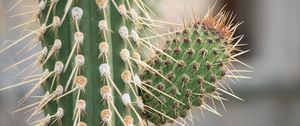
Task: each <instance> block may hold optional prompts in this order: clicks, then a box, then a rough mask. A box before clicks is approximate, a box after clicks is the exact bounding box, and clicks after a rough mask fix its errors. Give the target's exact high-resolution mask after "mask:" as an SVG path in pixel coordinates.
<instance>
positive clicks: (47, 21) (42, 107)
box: [0, 0, 247, 126]
mask: <svg viewBox="0 0 300 126" xmlns="http://www.w3.org/2000/svg"><path fill="white" fill-rule="evenodd" d="M153 15H154V14H153V11H152V10H151V9H150V8H149V7H148V6H147V5H146V4H145V3H144V2H143V0H40V1H39V8H38V10H36V14H35V15H34V16H33V19H34V20H39V22H40V24H41V25H40V27H39V28H38V29H36V30H33V31H32V32H30V33H29V34H27V35H25V36H23V37H21V38H20V39H18V40H17V41H15V42H13V43H12V44H11V45H9V46H7V47H5V48H3V49H1V50H0V53H2V52H4V51H6V50H7V49H9V48H11V47H13V46H15V45H16V44H18V43H19V42H21V41H23V40H24V39H26V38H27V37H29V36H34V39H33V40H32V41H31V42H30V43H29V44H28V47H29V49H28V50H31V49H33V48H35V47H42V50H41V51H39V52H37V53H35V54H33V55H32V56H29V57H27V58H25V59H24V60H22V61H20V62H18V63H16V64H13V65H11V66H10V67H7V68H6V69H5V70H4V71H6V70H8V69H10V68H12V67H14V66H16V65H18V64H20V63H22V62H25V61H27V60H30V59H31V58H33V57H35V58H36V59H37V60H36V61H35V62H34V64H32V65H31V66H29V68H30V69H31V70H32V71H31V72H29V73H28V75H27V76H26V77H25V78H24V79H23V81H22V82H20V83H17V84H14V85H12V86H9V87H4V88H1V89H0V91H3V90H6V89H10V88H14V87H18V86H22V85H28V84H31V83H34V85H33V87H32V88H31V89H30V90H29V92H28V93H27V94H26V95H25V96H24V97H23V98H22V99H21V101H26V100H27V99H28V98H29V97H31V96H32V94H33V93H34V92H35V91H37V90H38V89H39V88H40V87H42V88H43V90H44V92H45V94H44V95H42V96H41V100H40V101H38V102H36V103H33V104H31V105H28V106H25V107H23V108H21V109H18V110H16V112H18V111H31V112H32V113H31V115H30V116H29V117H28V121H29V122H31V124H33V125H37V126H48V125H51V126H100V125H101V126H102V125H107V126H120V125H124V126H133V125H138V126H146V125H149V122H151V123H153V124H155V125H164V124H166V123H176V124H179V125H185V123H186V122H184V121H182V120H183V119H179V118H184V117H189V116H190V114H191V109H192V108H195V107H199V108H201V110H208V111H211V112H213V113H215V114H218V115H219V113H218V112H217V111H216V110H215V109H214V108H213V107H210V106H209V104H208V102H207V99H208V100H212V101H213V103H214V100H216V101H219V102H221V103H222V105H223V102H222V101H223V100H224V99H225V98H223V97H222V96H221V93H225V94H228V95H231V96H233V97H235V98H238V99H240V98H239V97H237V96H235V95H233V94H232V93H230V92H229V91H227V89H225V87H224V86H222V80H224V78H235V79H239V78H245V77H244V76H236V75H234V74H233V71H232V68H231V62H239V63H242V62H240V61H239V60H237V59H236V57H237V56H239V55H241V54H243V53H245V52H247V51H241V50H239V49H238V47H239V46H241V45H240V44H239V42H240V40H241V38H242V36H238V37H233V35H234V31H235V30H236V28H237V26H238V25H240V24H236V25H234V24H232V20H233V19H232V18H231V17H232V14H231V13H226V12H224V11H220V12H219V13H218V14H216V15H215V16H213V15H212V10H209V12H208V13H207V15H206V16H205V17H204V19H202V20H197V21H196V22H194V23H191V24H190V25H186V24H184V25H181V24H176V23H172V22H165V21H159V20H157V19H153V18H152V16H153ZM166 24H167V25H170V24H175V25H176V26H182V27H179V28H180V29H182V30H181V31H174V32H168V33H163V34H160V33H159V32H158V28H164V27H162V25H164V26H165V25H166ZM164 30H166V29H164ZM168 36H170V37H171V38H172V39H171V40H168V41H167V42H166V45H165V46H164V47H162V48H159V47H157V46H155V45H154V44H152V41H153V40H158V41H159V42H163V41H164V40H165V38H168ZM145 50H147V51H149V52H150V53H146V51H145ZM21 52H22V50H21ZM242 64H243V63H242ZM32 66H33V67H32ZM39 68H42V69H43V71H44V72H43V73H42V74H38V76H37V75H35V74H34V73H36V71H38V70H39ZM237 71H238V70H237ZM237 71H235V72H237ZM39 113H44V114H45V116H44V117H43V118H41V119H39V120H35V121H33V117H35V116H37V115H38V114H39Z"/></svg>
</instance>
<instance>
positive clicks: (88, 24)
mask: <svg viewBox="0 0 300 126" xmlns="http://www.w3.org/2000/svg"><path fill="white" fill-rule="evenodd" d="M115 2H116V4H118V5H120V4H122V3H125V2H124V0H115ZM66 4H67V0H60V1H59V2H58V3H57V4H56V6H55V7H54V9H52V11H51V13H50V16H49V21H48V23H47V25H49V24H50V23H51V21H52V19H53V17H54V16H59V17H60V18H62V17H63V15H64V9H65V6H66ZM49 6H50V2H49V1H48V3H47V6H46V8H45V9H44V10H43V12H42V14H41V15H40V22H41V24H42V23H43V22H45V19H46V15H47V12H48V10H49ZM108 6H109V7H107V8H106V9H105V13H106V18H107V19H106V21H107V23H108V27H109V29H110V30H111V32H107V33H106V38H107V43H108V44H109V49H110V50H109V55H108V57H107V59H108V61H109V63H108V64H109V66H110V69H111V71H110V72H111V78H112V80H113V81H114V83H115V84H116V86H117V87H118V88H119V90H120V91H121V92H122V93H125V92H128V93H129V94H130V95H131V96H132V95H133V94H132V92H130V91H129V89H128V87H127V86H126V85H125V84H124V82H123V81H122V79H121V73H122V72H123V71H124V70H125V69H127V68H128V66H127V65H125V63H124V62H123V61H122V59H121V58H120V51H121V49H123V48H128V45H127V44H126V42H125V40H123V39H122V38H121V36H120V35H119V28H120V27H121V26H127V27H128V29H129V30H130V29H132V28H133V27H131V26H132V22H130V21H129V19H125V18H124V17H122V16H121V15H120V14H119V12H118V10H117V9H116V8H115V7H114V6H113V3H112V1H111V0H109V3H108ZM73 7H80V8H82V10H83V17H82V19H81V20H80V22H79V28H80V31H81V32H83V33H84V42H83V44H82V45H81V47H80V53H79V54H82V55H83V56H84V58H85V63H84V65H83V66H82V68H81V70H80V75H83V76H85V77H86V78H87V85H86V87H85V92H84V93H81V95H80V99H83V100H85V101H86V110H85V112H84V114H82V116H81V119H80V120H81V121H82V122H85V123H86V124H87V125H88V126H100V125H102V124H103V122H102V120H101V117H100V112H101V110H103V109H107V108H108V104H107V102H105V101H104V100H103V98H102V97H101V94H100V88H101V87H103V86H104V85H105V83H104V79H103V77H101V76H100V72H99V66H100V64H102V63H104V60H103V59H101V58H100V59H98V56H99V54H100V52H99V48H98V46H99V43H100V42H103V41H104V34H103V32H101V31H100V30H99V28H98V22H99V21H100V20H103V19H104V14H103V13H104V12H103V11H102V10H101V9H99V8H98V6H97V5H96V1H95V0H74V1H73V3H72V5H71V7H70V11H71V9H72V8H73ZM75 32H76V26H75V22H74V20H73V19H72V15H71V13H67V16H66V18H65V20H64V21H63V22H62V24H61V26H60V27H59V28H58V29H56V30H54V31H51V29H47V31H46V33H45V34H44V38H43V40H42V43H43V46H46V47H48V49H50V48H51V47H52V45H53V43H54V40H55V39H60V40H61V41H62V48H61V49H60V50H59V54H58V55H56V56H53V57H51V58H50V59H49V60H48V61H47V62H46V64H45V65H44V66H43V67H44V69H46V68H47V69H49V70H50V71H51V70H53V69H54V64H55V62H56V61H62V62H63V63H66V62H67V59H68V57H69V54H70V52H71V49H72V47H73V45H74V39H73V36H74V33H75ZM128 49H129V48H128ZM130 51H131V50H130ZM75 55H76V51H75V54H73V58H72V60H71V61H72V62H71V63H70V64H69V66H68V68H67V69H66V71H65V72H63V73H61V74H60V79H59V80H58V81H57V82H56V85H62V86H64V87H65V86H66V83H67V81H68V78H69V77H70V74H71V71H72V69H73V68H74V65H75V63H74V57H75ZM52 79H53V78H49V79H47V81H46V82H45V84H44V86H43V89H44V91H49V92H50V93H51V92H53V91H54V90H55V87H56V86H54V88H52V90H50V85H51V83H52ZM69 90H70V89H69ZM69 90H68V91H69ZM76 94H77V91H75V92H73V93H71V94H69V95H67V96H65V97H63V98H61V99H60V100H58V101H57V102H56V101H51V102H49V103H48V104H47V105H46V107H45V108H44V110H45V114H50V115H54V114H55V113H56V111H57V108H58V107H62V108H63V110H64V116H63V118H62V119H61V121H56V122H55V123H52V124H51V126H56V125H60V124H62V126H71V125H73V123H74V122H73V121H74V120H73V119H72V117H73V114H74V113H73V111H74V108H75V105H76V103H75V99H76ZM113 98H114V105H115V107H116V108H117V109H118V112H119V113H120V114H121V116H122V117H124V116H125V115H131V116H132V117H133V119H134V124H137V123H138V119H137V117H136V115H134V114H133V112H132V110H130V109H128V108H126V107H125V106H124V105H123V103H122V99H121V97H120V96H119V95H117V93H116V92H115V91H113ZM131 99H132V101H134V97H131ZM111 108H112V107H111ZM112 112H113V116H112V121H111V125H122V124H123V123H122V122H121V119H120V118H119V117H118V116H117V115H116V113H115V111H113V110H112ZM52 120H53V119H52ZM50 123H51V122H50Z"/></svg>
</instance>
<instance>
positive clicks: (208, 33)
mask: <svg viewBox="0 0 300 126" xmlns="http://www.w3.org/2000/svg"><path fill="white" fill-rule="evenodd" d="M195 26H196V27H195ZM166 43H167V45H166V47H165V52H167V53H168V54H170V56H172V57H174V58H175V59H176V60H177V61H178V62H177V63H176V62H174V61H172V60H170V59H169V58H167V57H166V56H163V55H160V56H159V58H156V59H155V60H151V61H149V62H148V63H149V64H150V65H151V66H152V67H154V68H155V69H157V70H159V71H160V73H161V74H162V75H164V76H165V77H167V78H168V79H169V80H170V81H171V82H173V84H171V83H169V82H167V81H166V80H165V79H163V78H162V77H161V76H159V75H158V74H156V73H153V72H152V73H151V72H149V71H147V70H146V71H144V72H143V73H142V74H141V76H142V79H143V80H146V81H147V80H148V81H147V82H148V83H149V84H151V85H152V86H153V87H156V88H157V89H158V90H160V91H162V92H165V93H167V94H169V95H170V96H172V97H174V98H176V99H177V100H179V101H181V102H182V103H183V104H181V103H179V102H178V101H176V100H174V99H171V98H169V97H167V96H162V95H160V96H159V97H158V98H159V99H160V101H159V100H158V99H157V98H154V97H153V96H151V95H149V94H147V93H146V92H144V93H142V94H143V100H144V104H146V105H148V106H152V107H153V108H155V109H156V110H158V111H161V112H163V113H164V114H165V115H167V116H169V117H171V118H173V119H178V118H179V117H186V116H187V115H188V111H189V110H190V109H192V108H193V107H197V106H200V105H203V102H205V98H204V95H205V94H210V93H213V92H215V91H216V88H215V86H212V84H213V85H215V84H216V82H218V81H220V80H221V79H222V77H223V76H224V75H225V72H226V71H224V70H223V65H224V64H226V63H227V60H228V55H226V53H225V52H226V50H227V49H226V47H227V46H226V44H227V41H226V39H223V38H222V37H220V35H218V34H217V33H216V32H214V31H213V30H212V29H209V28H206V27H205V26H204V25H200V24H197V25H193V26H191V27H189V28H186V29H185V30H183V31H182V32H178V33H176V35H175V37H174V39H173V40H171V41H167V42H166ZM149 90H151V91H152V92H153V94H154V95H158V94H159V92H158V91H156V90H153V89H149ZM145 116H146V118H147V119H148V120H150V121H151V122H153V123H154V124H156V125H163V124H166V123H168V122H172V120H169V119H168V118H166V117H165V116H162V115H153V114H151V113H145Z"/></svg>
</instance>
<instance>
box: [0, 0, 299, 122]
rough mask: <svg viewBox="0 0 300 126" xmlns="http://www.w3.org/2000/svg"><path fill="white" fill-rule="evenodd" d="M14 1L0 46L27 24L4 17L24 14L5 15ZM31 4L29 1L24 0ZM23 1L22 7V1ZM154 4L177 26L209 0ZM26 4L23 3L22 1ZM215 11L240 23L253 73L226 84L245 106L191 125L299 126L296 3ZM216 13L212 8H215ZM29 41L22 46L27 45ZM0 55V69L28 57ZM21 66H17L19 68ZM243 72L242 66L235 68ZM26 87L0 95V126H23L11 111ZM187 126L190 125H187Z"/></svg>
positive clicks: (2, 20)
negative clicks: (228, 14) (224, 12)
mask: <svg viewBox="0 0 300 126" xmlns="http://www.w3.org/2000/svg"><path fill="white" fill-rule="evenodd" d="M17 1H19V0H2V1H1V0H0V4H3V7H0V42H1V45H0V46H1V47H0V48H2V47H3V46H5V45H7V42H9V41H10V40H16V38H18V37H19V35H20V33H21V30H22V29H18V30H13V31H10V30H8V28H10V27H12V26H15V25H17V24H20V23H21V22H24V21H26V20H28V18H29V17H28V16H23V17H18V18H9V17H10V15H13V14H16V13H18V12H21V11H24V10H22V9H28V8H22V7H19V8H17V9H16V10H14V11H12V12H8V13H5V12H4V11H2V10H5V11H7V10H8V9H9V7H11V6H12V5H13V4H14V3H16V2H17ZM28 1H31V0H28ZM28 1H27V2H28ZM150 1H151V2H153V3H155V6H154V7H156V9H157V10H158V12H161V15H162V18H163V19H165V20H168V21H173V22H180V21H181V20H180V19H182V18H185V19H187V20H188V19H191V17H192V15H191V12H192V8H193V9H194V10H195V11H196V13H197V14H196V15H199V16H200V17H201V15H203V14H205V12H206V10H207V8H208V6H212V5H213V3H214V2H215V1H214V0H160V1H161V2H160V3H158V1H159V0H150ZM25 3H26V0H25ZM217 4H218V6H217V8H221V7H222V6H223V5H225V4H227V6H226V7H225V9H226V10H229V11H234V12H235V14H236V15H237V17H236V21H244V23H243V25H242V26H241V27H240V28H239V29H238V31H237V35H240V34H244V35H245V37H244V39H243V41H242V43H247V44H248V45H247V46H245V47H244V49H245V50H246V49H250V50H251V52H249V53H247V54H246V55H243V56H241V57H240V58H239V59H241V60H242V61H244V62H246V63H248V64H249V65H251V66H253V67H254V68H255V70H254V72H252V73H245V75H247V76H251V77H253V79H242V80H241V81H240V82H237V84H232V88H233V90H234V91H235V92H236V94H237V95H238V96H240V97H242V98H243V99H244V100H245V101H244V102H242V101H239V100H237V99H233V98H231V97H230V96H227V98H229V99H230V101H229V102H225V105H226V107H227V112H225V111H223V109H222V108H221V106H219V109H218V110H219V111H220V113H222V114H223V117H219V116H217V115H214V114H212V113H209V112H205V114H204V115H205V116H204V117H202V116H201V113H200V111H197V110H196V111H194V118H193V124H194V125H195V126H201V125H203V126H299V125H300V56H299V54H300V15H299V12H300V0H217ZM216 10H218V9H216ZM30 39H31V38H29V39H28V40H26V41H24V43H26V42H28V41H29V40H30ZM24 43H23V45H22V44H20V45H18V46H16V47H15V48H13V49H11V50H9V51H7V52H6V53H3V54H0V70H2V69H3V68H5V67H7V66H9V65H10V64H13V63H14V62H16V61H18V60H20V59H22V58H23V57H25V56H26V55H28V54H21V55H19V56H17V57H13V56H14V54H15V53H16V52H18V50H19V49H21V48H22V46H24ZM28 64H30V63H25V64H22V65H20V66H19V69H20V68H22V67H23V68H24V66H26V65H28ZM238 68H240V69H246V67H244V66H238ZM19 69H17V68H16V69H12V70H10V71H7V72H5V73H1V74H0V87H4V86H6V85H9V84H11V83H16V82H18V81H19V80H20V79H19V78H18V77H16V76H15V75H16V73H17V72H18V71H19ZM26 90H27V89H26V88H17V89H12V90H9V91H5V92H1V93H0V126H26V125H28V124H26V123H25V117H26V114H23V113H18V114H11V112H12V111H13V110H14V109H16V108H18V106H19V103H17V101H18V99H19V98H20V97H21V96H22V95H24V93H25V91H26ZM190 123H191V124H192V122H190Z"/></svg>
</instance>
